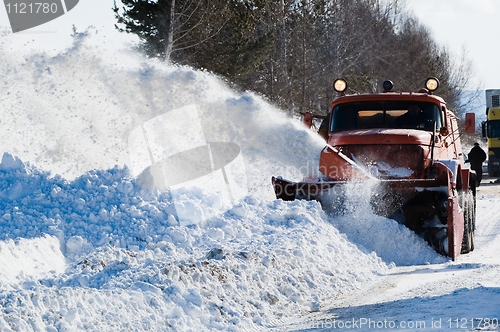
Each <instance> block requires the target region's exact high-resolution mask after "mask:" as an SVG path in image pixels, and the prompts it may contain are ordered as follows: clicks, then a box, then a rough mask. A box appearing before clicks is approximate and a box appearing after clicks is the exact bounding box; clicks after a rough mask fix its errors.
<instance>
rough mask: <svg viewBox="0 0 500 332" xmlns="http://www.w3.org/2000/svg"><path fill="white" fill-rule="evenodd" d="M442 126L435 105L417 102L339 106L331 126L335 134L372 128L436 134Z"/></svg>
mask: <svg viewBox="0 0 500 332" xmlns="http://www.w3.org/2000/svg"><path fill="white" fill-rule="evenodd" d="M434 123H435V125H434ZM441 126H442V121H441V112H440V110H439V107H438V106H437V105H436V104H434V103H426V102H415V101H375V102H370V101H368V102H354V103H345V104H339V105H337V106H335V108H334V109H333V115H332V122H331V130H332V131H339V130H349V129H373V128H405V129H420V130H428V131H433V130H434V128H438V129H439V128H440V127H441Z"/></svg>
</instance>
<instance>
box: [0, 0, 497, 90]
mask: <svg viewBox="0 0 500 332" xmlns="http://www.w3.org/2000/svg"><path fill="white" fill-rule="evenodd" d="M403 1H404V0H403ZM118 3H120V2H119V1H118ZM406 4H407V7H408V9H410V10H412V11H413V13H414V14H415V16H416V17H418V18H419V20H420V21H421V22H422V23H423V24H424V25H425V26H426V27H428V28H429V30H430V32H431V33H432V35H433V37H434V39H435V40H436V41H437V42H438V43H439V44H440V45H442V46H445V47H447V49H448V50H449V52H450V53H451V54H453V55H454V56H456V57H457V58H458V57H460V54H461V51H462V49H463V48H465V49H466V51H467V57H468V58H469V59H470V60H472V62H473V65H474V69H475V77H474V79H473V80H472V81H471V83H472V84H471V86H470V88H476V87H480V88H484V89H492V88H500V64H499V63H498V60H497V54H499V53H500V49H499V48H500V46H499V43H498V41H497V39H498V37H497V36H496V35H495V32H496V31H498V24H495V22H496V20H497V18H498V17H499V16H500V1H499V0H406ZM112 7H113V1H112V0H80V1H79V3H78V5H77V6H76V7H75V8H74V9H73V10H71V11H69V12H68V13H67V14H65V15H63V16H61V17H59V18H57V19H55V20H53V21H50V22H48V23H45V24H43V25H41V26H38V27H35V28H32V29H30V30H27V31H24V32H21V33H16V34H13V35H12V36H11V38H12V40H13V41H16V42H23V41H29V42H30V43H33V44H34V45H37V46H39V47H41V48H44V49H48V50H50V49H61V48H64V47H66V46H67V45H69V43H70V42H71V37H70V35H71V33H72V26H73V24H74V25H75V26H76V28H77V30H78V31H83V30H85V29H86V28H87V27H88V26H94V27H95V28H96V29H97V30H99V31H102V32H103V33H106V34H109V36H112V37H110V38H113V39H114V40H116V39H121V38H123V39H129V38H130V36H125V35H124V34H121V35H120V34H118V33H116V31H114V27H113V24H114V23H115V19H114V13H113V11H112V10H111V8H112ZM0 26H4V27H9V21H8V17H7V12H6V9H5V7H4V6H2V7H1V8H0ZM9 29H10V28H9Z"/></svg>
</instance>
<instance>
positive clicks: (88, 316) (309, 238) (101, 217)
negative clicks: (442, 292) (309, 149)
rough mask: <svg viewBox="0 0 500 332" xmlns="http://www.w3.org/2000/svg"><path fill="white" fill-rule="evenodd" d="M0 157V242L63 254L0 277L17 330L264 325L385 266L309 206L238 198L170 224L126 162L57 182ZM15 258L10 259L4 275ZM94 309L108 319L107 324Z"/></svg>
mask: <svg viewBox="0 0 500 332" xmlns="http://www.w3.org/2000/svg"><path fill="white" fill-rule="evenodd" d="M3 161H4V162H3V163H2V164H0V170H1V171H0V186H1V188H2V191H1V194H2V196H3V197H4V199H3V202H4V203H3V207H2V209H3V211H2V212H3V217H2V219H1V224H2V229H3V230H4V232H3V233H2V238H3V240H4V241H5V242H4V243H5V244H2V246H4V245H8V244H9V243H11V242H12V240H11V239H13V238H17V237H22V238H24V239H30V240H22V241H41V240H39V239H40V238H46V239H55V238H58V239H59V241H60V243H61V248H62V252H63V253H64V255H65V257H66V266H65V269H64V264H63V268H61V260H62V257H61V251H59V250H58V248H57V250H55V248H54V250H53V252H52V253H50V252H41V253H40V255H39V256H36V255H35V256H31V257H30V258H29V260H33V261H34V262H35V263H33V265H37V266H42V267H43V266H52V267H53V269H54V270H55V271H52V273H53V275H50V276H48V275H47V276H45V277H40V276H39V275H31V274H30V273H24V274H21V273H19V275H18V276H17V281H18V282H17V283H16V282H12V281H13V280H14V278H13V277H10V278H3V279H2V282H10V283H9V285H4V286H3V289H2V291H1V292H0V301H1V302H2V303H3V307H4V316H3V320H4V323H5V324H12V323H13V322H14V321H17V322H18V320H20V321H21V322H22V323H21V325H20V326H21V327H22V329H24V328H26V329H28V330H29V327H30V326H31V328H35V329H37V328H39V329H42V328H45V327H47V326H50V325H52V326H55V327H57V328H69V327H74V328H78V329H88V328H90V329H97V328H102V327H104V326H106V327H107V328H118V329H124V328H142V327H157V326H171V327H172V328H174V329H179V330H182V329H184V328H185V327H186V326H190V328H194V327H197V328H199V329H207V328H208V329H210V328H215V329H228V328H234V329H239V328H241V327H245V326H246V327H249V328H250V327H252V326H265V325H266V324H269V322H270V319H279V318H282V317H286V316H287V315H292V314H295V313H297V312H301V311H310V310H318V309H319V307H320V305H321V303H322V301H324V300H325V299H328V298H331V297H332V296H335V294H336V293H341V292H346V291H349V290H352V289H356V288H357V287H360V286H361V285H364V284H366V283H367V282H369V281H370V280H373V278H374V277H375V276H376V275H378V274H380V273H383V272H384V271H386V269H387V267H386V265H385V264H384V263H382V262H381V260H380V259H379V258H378V257H377V256H376V255H375V254H368V255H367V254H364V253H362V252H360V251H359V249H358V248H357V247H356V246H355V245H353V244H352V243H350V242H349V241H347V239H346V238H345V237H344V236H342V235H341V234H340V233H339V232H338V231H337V230H336V229H335V228H334V227H333V226H332V225H331V224H330V223H329V222H328V218H327V216H326V215H325V214H324V212H323V211H322V209H321V207H320V206H319V203H317V202H305V201H296V202H291V203H285V202H283V201H278V200H274V201H267V202H266V201H263V200H260V199H258V198H255V197H250V196H249V197H247V198H245V199H244V200H243V201H241V202H240V203H238V204H237V205H235V206H234V207H233V208H231V209H230V210H229V211H227V212H226V213H225V214H223V215H221V216H219V217H217V218H212V219H210V220H206V221H202V222H200V223H198V224H196V225H193V226H180V225H178V223H177V220H176V218H175V216H174V215H173V214H172V213H173V212H174V208H173V203H172V202H171V200H170V197H169V195H168V193H166V192H159V193H156V192H149V191H146V190H145V189H143V188H141V187H139V186H137V185H136V184H135V182H134V180H133V179H132V178H130V177H129V173H128V170H127V169H120V168H114V169H111V170H106V171H91V172H88V173H86V174H84V175H82V176H80V177H78V178H77V179H75V180H73V181H71V182H68V181H66V180H64V179H62V178H60V177H54V178H50V177H49V176H48V173H44V172H40V171H39V170H37V169H36V168H33V167H31V166H29V165H26V164H24V163H21V162H20V161H19V159H16V158H14V157H12V156H10V155H8V154H5V155H4V157H3ZM44 234H50V235H52V237H47V235H44ZM25 247H26V248H28V247H29V246H25ZM52 247H54V245H52ZM4 257H5V255H2V256H0V260H3V258H4ZM353 257H356V259H353ZM62 261H63V260H62ZM23 262H24V263H23ZM25 263H26V260H24V259H22V260H21V264H18V263H17V262H15V261H12V260H11V261H10V262H9V266H12V269H11V272H14V271H17V270H23V269H25V267H24V266H22V264H25ZM28 263H29V262H28ZM56 272H57V273H56ZM49 299H50V300H49ZM20 300H21V301H23V306H22V307H18V305H19V301H20ZM25 301H26V302H27V303H25ZM101 315H103V316H104V317H106V316H113V317H115V319H113V322H112V324H111V325H109V322H108V321H107V320H103V319H102V316H101ZM23 324H25V325H23Z"/></svg>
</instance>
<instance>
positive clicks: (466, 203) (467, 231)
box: [460, 191, 475, 254]
mask: <svg viewBox="0 0 500 332" xmlns="http://www.w3.org/2000/svg"><path fill="white" fill-rule="evenodd" d="M462 195H463V198H462V209H463V211H464V235H463V238H462V249H461V251H460V253H462V254H467V253H469V252H471V251H472V250H474V235H475V233H474V227H475V211H474V210H475V208H474V196H473V194H472V192H470V191H469V192H468V193H466V194H462Z"/></svg>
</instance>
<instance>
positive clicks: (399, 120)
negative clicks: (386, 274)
mask: <svg viewBox="0 0 500 332" xmlns="http://www.w3.org/2000/svg"><path fill="white" fill-rule="evenodd" d="M438 87H439V81H438V80H437V79H436V78H429V79H428V80H426V82H425V87H424V88H422V89H421V90H419V91H418V92H394V91H393V83H392V82H391V81H385V82H384V84H383V92H381V93H375V94H373V93H370V94H356V95H346V94H345V91H346V89H347V82H346V81H345V80H343V79H339V80H336V81H335V82H334V89H335V90H336V91H337V92H338V93H339V96H338V97H337V98H335V99H334V100H333V102H332V104H331V111H330V113H329V116H328V118H327V128H328V133H327V135H326V146H325V147H324V148H323V149H322V150H321V152H320V161H319V172H320V173H321V174H322V176H321V178H319V179H317V180H315V181H310V180H308V181H303V182H297V183H296V182H291V181H287V180H283V179H281V178H274V177H273V184H274V189H275V193H276V197H277V198H281V199H285V200H291V199H297V198H299V199H301V198H303V199H317V200H320V201H321V202H322V204H324V205H325V204H330V202H325V201H324V197H329V195H328V192H329V191H332V189H334V188H335V191H336V192H339V190H338V187H339V186H342V185H344V184H346V183H347V182H348V181H366V180H370V179H371V180H376V181H378V184H379V185H378V186H377V189H376V192H374V193H373V197H374V199H373V200H372V206H373V210H374V211H375V212H376V213H378V214H380V215H384V216H386V217H390V218H394V219H396V220H398V221H399V220H400V221H401V222H402V223H404V224H405V225H406V226H407V227H408V228H410V229H411V230H413V231H414V232H416V233H417V234H419V235H422V236H423V237H424V238H425V239H426V240H427V242H428V243H429V244H430V245H431V246H432V247H433V248H434V249H435V250H436V251H437V252H439V253H441V254H443V255H447V256H450V257H451V258H452V259H455V258H456V257H458V255H459V254H460V253H466V252H469V251H471V250H473V248H474V244H473V241H474V229H475V187H474V185H475V173H474V172H473V171H471V170H469V168H468V167H466V166H465V162H464V154H463V152H462V147H461V143H460V135H461V133H462V132H463V129H464V128H460V127H459V124H458V123H459V119H458V117H457V116H456V115H455V114H454V113H453V112H452V111H451V110H449V109H448V108H447V105H446V102H445V101H444V100H443V99H442V98H441V97H439V96H436V95H434V91H436V90H437V89H438ZM471 121H472V123H471ZM471 126H472V128H474V119H473V118H471V116H470V115H468V121H466V128H470V127H471Z"/></svg>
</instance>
